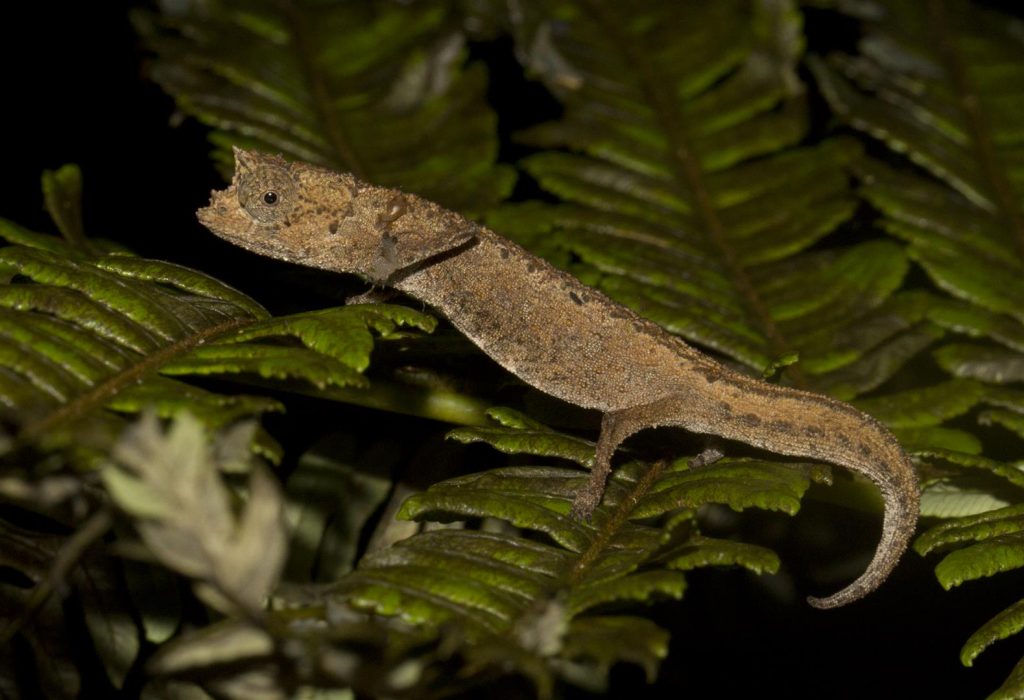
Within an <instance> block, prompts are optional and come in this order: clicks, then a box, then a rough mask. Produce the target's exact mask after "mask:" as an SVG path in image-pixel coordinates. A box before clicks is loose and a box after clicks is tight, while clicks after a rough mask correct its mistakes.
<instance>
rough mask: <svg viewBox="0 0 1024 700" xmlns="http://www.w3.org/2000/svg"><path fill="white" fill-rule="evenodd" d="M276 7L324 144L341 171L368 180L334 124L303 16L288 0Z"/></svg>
mask: <svg viewBox="0 0 1024 700" xmlns="http://www.w3.org/2000/svg"><path fill="white" fill-rule="evenodd" d="M279 6H280V8H281V11H282V12H283V13H284V15H285V17H286V18H287V20H288V24H289V25H290V27H291V32H290V36H291V45H292V48H294V49H295V52H296V53H297V54H298V56H299V62H300V64H301V65H302V72H303V74H304V76H305V78H306V83H307V84H308V85H309V94H310V98H311V99H312V107H313V112H314V114H315V115H316V119H317V121H318V122H319V123H320V126H321V127H322V128H323V130H324V135H325V136H326V137H327V141H328V142H329V143H330V145H331V148H332V149H334V151H335V153H336V155H337V156H338V159H339V160H340V162H341V164H342V165H343V166H344V167H345V168H347V169H348V170H349V171H350V172H351V173H352V174H353V175H355V176H356V177H358V178H360V179H361V180H371V179H372V178H371V177H370V176H369V173H368V171H367V168H366V166H365V165H364V163H363V162H362V159H360V158H359V156H358V155H357V154H356V151H355V148H354V146H353V144H352V140H351V139H350V138H349V136H348V134H347V133H346V132H345V130H344V129H343V128H342V126H341V125H340V124H339V123H338V120H337V114H336V113H335V111H334V107H333V106H332V105H331V93H330V91H329V90H328V89H327V83H326V81H325V80H324V76H323V74H322V73H321V71H320V70H319V69H318V68H317V65H316V56H315V53H316V52H315V50H314V47H313V41H312V39H311V37H310V32H309V24H308V23H307V22H306V17H305V15H303V13H302V11H301V10H300V9H299V8H297V7H296V6H295V3H294V2H292V0H279Z"/></svg>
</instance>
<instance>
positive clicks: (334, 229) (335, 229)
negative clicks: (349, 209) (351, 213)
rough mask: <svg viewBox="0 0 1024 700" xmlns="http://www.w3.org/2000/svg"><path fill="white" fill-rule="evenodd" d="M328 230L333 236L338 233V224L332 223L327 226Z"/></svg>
mask: <svg viewBox="0 0 1024 700" xmlns="http://www.w3.org/2000/svg"><path fill="white" fill-rule="evenodd" d="M327 230H328V231H330V233H331V235H332V236H333V235H334V234H336V233H337V232H338V222H337V221H332V222H331V223H329V224H328V225H327Z"/></svg>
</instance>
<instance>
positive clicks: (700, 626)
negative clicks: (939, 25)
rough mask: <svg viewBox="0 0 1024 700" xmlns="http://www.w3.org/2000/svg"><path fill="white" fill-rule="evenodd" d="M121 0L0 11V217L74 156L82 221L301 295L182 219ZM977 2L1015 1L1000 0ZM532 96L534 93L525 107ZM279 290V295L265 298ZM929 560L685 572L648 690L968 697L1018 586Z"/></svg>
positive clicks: (160, 119) (182, 149)
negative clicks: (989, 638)
mask: <svg viewBox="0 0 1024 700" xmlns="http://www.w3.org/2000/svg"><path fill="white" fill-rule="evenodd" d="M138 4H139V3H130V2H110V1H107V0H103V1H100V2H66V3H19V4H18V6H17V8H16V9H15V8H14V7H13V6H7V7H5V8H4V13H5V14H4V15H3V19H2V20H0V66H2V69H3V73H2V75H3V82H2V83H0V85H2V87H3V90H2V93H0V95H2V97H0V133H2V134H3V137H4V138H3V145H4V147H3V160H2V162H3V166H4V168H3V180H2V183H3V187H2V197H0V217H4V218H7V219H11V220H13V221H16V222H18V223H20V224H22V225H25V226H27V227H29V228H32V229H35V230H40V231H51V230H52V226H51V225H50V223H49V220H48V218H47V216H46V214H45V212H44V211H43V208H42V196H41V193H40V188H39V176H40V173H41V172H42V170H44V169H52V168H56V167H59V166H60V165H62V164H64V163H69V162H73V163H78V164H79V165H80V166H81V167H82V170H83V173H84V178H85V193H84V208H85V223H86V231H87V233H88V234H89V235H91V236H94V237H99V236H102V237H108V238H114V239H116V240H119V241H121V242H123V243H125V244H127V245H129V246H130V247H131V248H132V249H134V250H135V251H137V252H138V253H140V254H142V255H144V256H148V257H156V258H161V259H165V260H171V261H175V262H179V263H182V264H185V265H190V266H192V267H196V268H198V269H200V270H202V271H204V272H207V273H209V274H212V275H214V276H217V277H219V278H221V279H224V280H225V281H228V282H229V283H232V284H235V285H237V286H239V287H240V288H242V289H243V291H246V292H247V293H249V294H252V295H253V296H255V297H256V298H257V299H258V300H259V301H261V302H262V303H265V304H268V306H271V308H273V307H274V305H275V303H280V304H282V305H285V306H287V305H290V304H291V303H297V304H302V303H303V293H304V292H303V290H302V288H301V285H298V286H295V287H287V286H286V287H283V288H281V287H277V286H275V289H274V291H273V293H270V292H268V291H267V290H265V289H261V287H263V286H265V284H266V282H265V281H264V280H265V277H264V276H263V274H262V273H263V271H265V270H266V269H267V268H266V267H265V266H264V265H265V263H259V262H256V261H255V260H254V258H253V257H252V256H249V255H247V254H244V253H242V252H240V251H237V250H235V249H232V248H231V247H230V246H228V245H227V244H225V243H223V242H221V241H220V240H219V239H216V238H215V237H213V236H212V235H210V234H208V233H207V232H205V230H203V229H202V228H201V227H200V226H199V225H198V224H197V223H196V221H195V219H194V211H195V209H196V208H197V207H199V206H201V205H203V204H205V202H206V201H207V199H208V194H209V191H210V190H211V189H213V188H215V187H220V186H221V185H222V182H221V180H220V178H219V176H218V175H217V173H216V172H215V171H214V169H213V167H212V165H211V164H210V161H209V159H208V157H207V151H208V147H207V144H206V141H205V129H204V128H203V127H202V126H200V125H198V124H197V123H195V122H193V121H191V120H185V121H184V122H183V123H182V124H180V125H178V126H176V127H173V128H172V126H171V124H170V123H171V119H172V115H173V114H174V111H175V110H174V104H173V101H172V100H171V98H170V97H168V96H167V95H165V94H164V93H163V92H162V91H161V90H160V88H159V87H157V86H156V85H155V84H153V83H150V82H148V81H147V80H146V79H145V78H144V76H143V73H142V66H143V63H144V59H145V53H144V51H143V50H142V48H141V46H140V45H139V42H138V40H137V39H136V36H135V34H134V32H133V31H132V28H131V25H130V24H129V21H128V10H129V8H130V7H132V6H135V5H138ZM988 4H994V5H997V6H999V7H1000V8H1001V9H1004V10H1007V11H1011V12H1014V13H1016V14H1017V15H1024V9H1022V8H1021V7H1020V3H1018V2H1001V3H988ZM12 5H13V4H12ZM815 21H818V22H824V23H826V24H820V26H819V29H824V30H825V32H822V31H819V30H816V36H817V37H818V38H817V41H820V40H821V37H822V36H829V34H828V33H827V32H828V31H834V36H835V38H836V42H837V45H844V46H845V44H846V43H847V42H849V41H850V40H851V36H850V34H849V29H850V27H849V26H848V25H842V24H836V25H835V26H831V25H828V24H827V22H828V20H826V19H821V16H820V15H819V16H818V19H816V20H815ZM507 49H509V46H508V45H507V44H506V45H500V44H499V45H497V46H488V47H476V48H474V55H476V56H479V57H481V58H483V59H485V60H488V62H490V63H492V68H493V72H492V80H494V81H502V80H504V79H506V78H507V79H509V80H513V79H514V80H516V81H519V82H522V79H521V78H519V77H518V76H516V77H514V78H513V77H512V76H511V72H510V70H509V67H510V66H512V65H513V64H512V63H511V61H512V58H511V54H509V53H508V51H507ZM546 108H547V107H545V106H544V105H541V111H543V110H544V109H546ZM531 118H532V115H531V114H529V113H527V112H525V111H524V112H522V113H519V114H515V115H512V119H513V120H519V121H524V122H525V121H529V120H530V119H531ZM1022 118H1024V115H1022ZM503 126H508V125H507V124H503ZM271 266H273V265H271ZM289 295H290V296H291V301H289V300H283V301H282V300H281V297H282V296H285V297H287V296H289ZM308 305H309V306H312V305H314V303H312V302H311V303H309V304H308ZM300 415H301V411H300ZM292 420H296V418H295V417H294V415H293V417H292ZM837 510H838V509H837V508H835V507H834V506H833V507H827V508H826V507H825V506H823V505H821V504H820V503H817V504H816V503H815V502H814V501H811V500H809V501H808V502H807V503H806V505H805V507H804V509H803V510H802V512H801V515H800V518H801V519H802V520H803V522H804V523H806V526H807V527H813V526H814V523H815V522H816V521H823V520H824V519H825V518H835V517H842V518H844V519H845V520H844V525H845V526H846V527H848V528H849V531H850V533H849V534H850V537H851V539H852V540H856V539H861V538H866V539H867V540H870V541H873V538H875V537H877V532H878V523H877V522H876V519H875V518H867V517H864V516H859V515H856V514H852V513H838V514H837ZM761 524H764V526H765V527H771V526H772V520H771V519H770V518H769V519H766V520H765V521H764V522H763V523H759V522H757V521H754V522H753V523H752V524H750V525H748V527H757V526H759V525H761ZM822 551H827V550H825V549H824V548H823V550H822ZM780 555H781V556H782V560H783V568H784V569H785V570H787V571H789V572H790V573H791V574H792V575H793V576H795V577H796V579H797V582H796V590H798V591H803V592H808V593H809V592H814V593H824V592H827V591H826V590H822V589H821V588H820V587H819V588H817V589H814V588H811V586H813V584H812V583H808V582H807V581H806V580H803V579H801V571H802V567H801V564H800V559H801V557H804V558H806V557H808V556H812V555H810V554H808V553H807V552H799V551H793V552H787V551H782V552H780ZM934 564H935V559H929V560H924V559H922V558H921V557H919V556H917V555H916V554H913V553H911V554H908V556H907V557H906V558H905V560H904V562H903V563H902V564H901V566H900V567H899V569H898V570H897V573H896V575H895V576H894V577H893V578H892V579H891V580H890V581H889V582H888V583H886V584H885V586H884V587H883V588H882V589H881V591H879V592H878V593H876V594H874V595H871V596H869V597H868V598H867V599H865V600H863V601H860V602H858V603H856V604H854V605H852V606H849V607H846V608H841V609H838V610H830V611H817V610H813V609H811V608H810V607H808V606H806V605H805V604H803V603H802V602H801V601H799V600H797V601H794V602H793V603H792V604H784V603H782V602H779V600H778V599H777V598H775V597H773V596H771V595H770V594H769V593H770V590H771V588H772V586H773V583H772V580H771V578H769V577H763V578H762V579H760V580H758V579H756V578H755V577H753V576H750V575H747V574H742V573H737V572H735V571H723V572H709V571H704V572H701V573H700V574H697V575H694V576H691V577H690V590H689V591H688V592H687V594H686V598H685V600H684V602H683V603H681V604H680V603H673V604H665V605H662V606H660V607H658V608H656V615H655V617H654V619H655V620H656V621H657V622H659V623H660V624H662V625H665V626H667V627H669V628H670V629H674V630H676V631H678V632H680V633H679V634H677V635H676V636H675V641H674V642H673V647H672V653H671V655H670V658H669V660H668V661H667V662H666V663H665V664H664V665H663V667H662V670H661V674H660V677H659V681H658V684H657V689H658V690H660V691H663V692H664V693H665V694H672V695H678V694H679V693H681V692H685V691H686V690H688V691H690V694H691V695H695V696H698V697H700V696H703V695H704V694H706V693H709V692H714V694H715V695H717V696H722V697H731V696H747V695H753V694H758V695H761V694H764V693H765V691H771V692H773V694H778V695H780V696H789V697H830V698H831V697H850V698H853V697H897V696H901V697H902V696H905V695H913V696H919V697H943V698H946V697H948V698H963V697H981V696H984V695H986V694H987V693H988V692H991V691H992V690H994V689H995V688H996V687H998V685H999V684H1000V683H1001V682H1002V681H1003V679H1004V678H1005V677H1006V675H1008V674H1009V672H1010V670H1011V668H1012V667H1013V665H1014V664H1015V663H1016V661H1017V660H1018V659H1020V657H1021V656H1022V654H1024V638H1020V637H1018V638H1014V639H1011V640H1010V641H1006V642H1002V643H999V644H997V645H995V646H994V647H993V648H992V649H990V650H989V651H987V652H985V653H984V654H983V655H982V656H981V657H980V658H979V659H978V660H977V662H976V667H975V668H973V669H966V668H963V667H962V666H961V665H960V663H959V659H958V657H959V649H960V646H961V645H962V644H963V643H964V641H966V639H967V637H968V636H969V635H970V633H971V632H973V631H974V630H975V629H977V628H978V627H979V626H980V625H981V624H982V623H983V622H984V621H986V620H987V619H988V618H989V617H991V616H992V615H994V614H995V613H996V612H998V611H1000V610H1002V609H1003V608H1005V607H1006V606H1007V605H1009V604H1010V603H1011V602H1013V601H1014V600H1016V599H1017V598H1018V597H1019V593H1020V589H1021V583H1022V582H1024V581H1022V578H1021V577H1020V576H1016V575H1012V574H1011V575H1002V576H997V577H996V578H995V579H992V580H988V581H982V582H975V583H970V584H967V585H965V586H964V587H963V588H962V590H954V591H952V592H950V593H945V592H943V591H942V590H941V589H940V587H939V585H938V584H937V583H936V581H935V578H934V575H933V573H932V567H933V566H934ZM859 570H860V569H859V568H858V569H857V570H856V571H857V572H859ZM853 573H856V572H853ZM853 573H851V574H850V576H851V578H852V576H853ZM613 680H614V682H615V687H617V688H620V689H627V688H630V689H632V690H633V691H634V692H636V691H637V690H638V688H644V690H641V691H640V692H647V690H646V688H645V687H644V686H643V685H642V683H643V680H642V674H641V673H640V672H639V671H637V670H635V669H631V668H622V669H618V670H617V671H616V673H615V674H614V678H613ZM638 684H641V685H639V686H638Z"/></svg>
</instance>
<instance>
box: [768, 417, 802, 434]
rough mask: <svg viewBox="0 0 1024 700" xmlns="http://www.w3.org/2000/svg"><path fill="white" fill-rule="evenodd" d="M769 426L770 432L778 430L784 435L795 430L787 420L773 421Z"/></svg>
mask: <svg viewBox="0 0 1024 700" xmlns="http://www.w3.org/2000/svg"><path fill="white" fill-rule="evenodd" d="M770 426H771V428H772V430H779V431H781V432H784V433H790V432H793V430H794V429H795V428H796V426H795V425H793V424H792V423H790V422H789V421H788V420H779V419H775V420H773V421H772V422H771V423H770Z"/></svg>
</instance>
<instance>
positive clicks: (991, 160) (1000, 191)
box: [928, 0, 1024, 260]
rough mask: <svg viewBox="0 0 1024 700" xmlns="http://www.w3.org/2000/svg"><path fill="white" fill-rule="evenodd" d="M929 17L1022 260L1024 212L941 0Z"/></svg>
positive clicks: (976, 150) (932, 6)
mask: <svg viewBox="0 0 1024 700" xmlns="http://www.w3.org/2000/svg"><path fill="white" fill-rule="evenodd" d="M928 16H929V19H930V20H931V25H932V32H931V34H932V35H933V36H935V37H937V39H938V47H939V55H941V56H942V60H943V62H944V63H945V68H946V73H947V74H948V75H949V76H950V77H951V78H952V82H953V87H954V89H955V90H956V92H957V94H958V95H959V97H960V108H961V109H962V110H963V113H964V116H965V117H966V119H967V127H968V129H969V131H970V136H971V143H972V144H973V145H974V155H975V157H976V158H977V160H978V165H979V166H980V167H981V172H982V173H983V174H984V176H985V179H986V180H987V181H988V184H989V186H991V188H992V194H994V195H995V199H996V202H995V204H996V206H998V207H999V210H1000V213H1001V214H1002V217H1003V219H1004V222H1005V223H1006V225H1007V227H1008V229H1009V233H1010V236H1011V237H1012V238H1013V243H1014V245H1015V246H1016V247H1017V251H1018V253H1019V254H1020V256H1021V259H1022V260H1024V212H1022V211H1021V208H1020V204H1019V203H1018V201H1017V198H1016V196H1015V195H1014V192H1013V188H1012V187H1011V186H1010V182H1009V180H1008V179H1007V177H1006V172H1005V171H1004V169H1003V168H1002V166H1001V165H1000V163H999V159H998V158H997V157H996V152H995V148H994V147H993V145H992V138H991V133H992V128H991V125H990V124H989V121H988V118H987V116H986V115H985V112H984V110H983V109H982V102H981V99H980V98H979V96H978V92H977V90H976V89H975V87H974V83H973V82H972V81H971V78H970V76H969V75H968V73H967V69H966V67H965V66H964V62H963V60H962V57H961V55H960V52H959V51H958V50H957V46H956V41H955V39H954V36H953V32H952V31H951V29H950V26H949V18H948V16H947V14H946V6H945V3H944V2H943V0H931V2H929V3H928Z"/></svg>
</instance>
